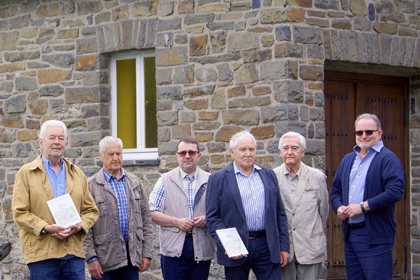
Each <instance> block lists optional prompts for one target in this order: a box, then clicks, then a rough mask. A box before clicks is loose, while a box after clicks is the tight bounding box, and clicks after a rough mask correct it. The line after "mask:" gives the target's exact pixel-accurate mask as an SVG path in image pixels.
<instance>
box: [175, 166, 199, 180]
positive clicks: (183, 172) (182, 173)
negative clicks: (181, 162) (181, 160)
mask: <svg viewBox="0 0 420 280" xmlns="http://www.w3.org/2000/svg"><path fill="white" fill-rule="evenodd" d="M197 169H198V168H196V169H195V171H194V174H193V175H192V176H193V180H194V179H195V178H197ZM179 175H180V176H181V178H182V179H185V177H186V176H188V175H189V174H187V172H185V171H184V170H182V168H179ZM189 176H191V175H189Z"/></svg>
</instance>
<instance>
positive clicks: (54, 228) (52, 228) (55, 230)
mask: <svg viewBox="0 0 420 280" xmlns="http://www.w3.org/2000/svg"><path fill="white" fill-rule="evenodd" d="M45 229H46V230H47V231H48V232H49V233H51V236H53V237H55V238H58V239H60V240H63V239H66V238H67V237H69V236H70V235H72V234H74V233H76V232H79V231H80V230H81V229H82V223H78V224H76V225H73V226H71V227H68V228H64V227H62V226H59V225H56V224H53V225H47V226H45Z"/></svg>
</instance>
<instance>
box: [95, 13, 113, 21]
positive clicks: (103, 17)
mask: <svg viewBox="0 0 420 280" xmlns="http://www.w3.org/2000/svg"><path fill="white" fill-rule="evenodd" d="M110 21H111V12H109V11H107V12H103V13H100V14H97V15H95V23H96V24H101V23H104V22H110Z"/></svg>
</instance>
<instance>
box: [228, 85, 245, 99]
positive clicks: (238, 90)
mask: <svg viewBox="0 0 420 280" xmlns="http://www.w3.org/2000/svg"><path fill="white" fill-rule="evenodd" d="M227 95H228V97H229V98H232V97H238V96H245V95H246V89H245V86H243V85H242V86H235V87H230V88H228V89H227Z"/></svg>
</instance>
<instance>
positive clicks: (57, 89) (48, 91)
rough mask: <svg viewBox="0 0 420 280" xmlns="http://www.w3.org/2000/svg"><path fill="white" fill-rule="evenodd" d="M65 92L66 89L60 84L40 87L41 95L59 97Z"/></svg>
mask: <svg viewBox="0 0 420 280" xmlns="http://www.w3.org/2000/svg"><path fill="white" fill-rule="evenodd" d="M63 93H64V89H63V87H62V86H59V85H52V86H43V87H41V88H40V89H39V94H40V96H45V97H57V96H60V95H62V94H63Z"/></svg>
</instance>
